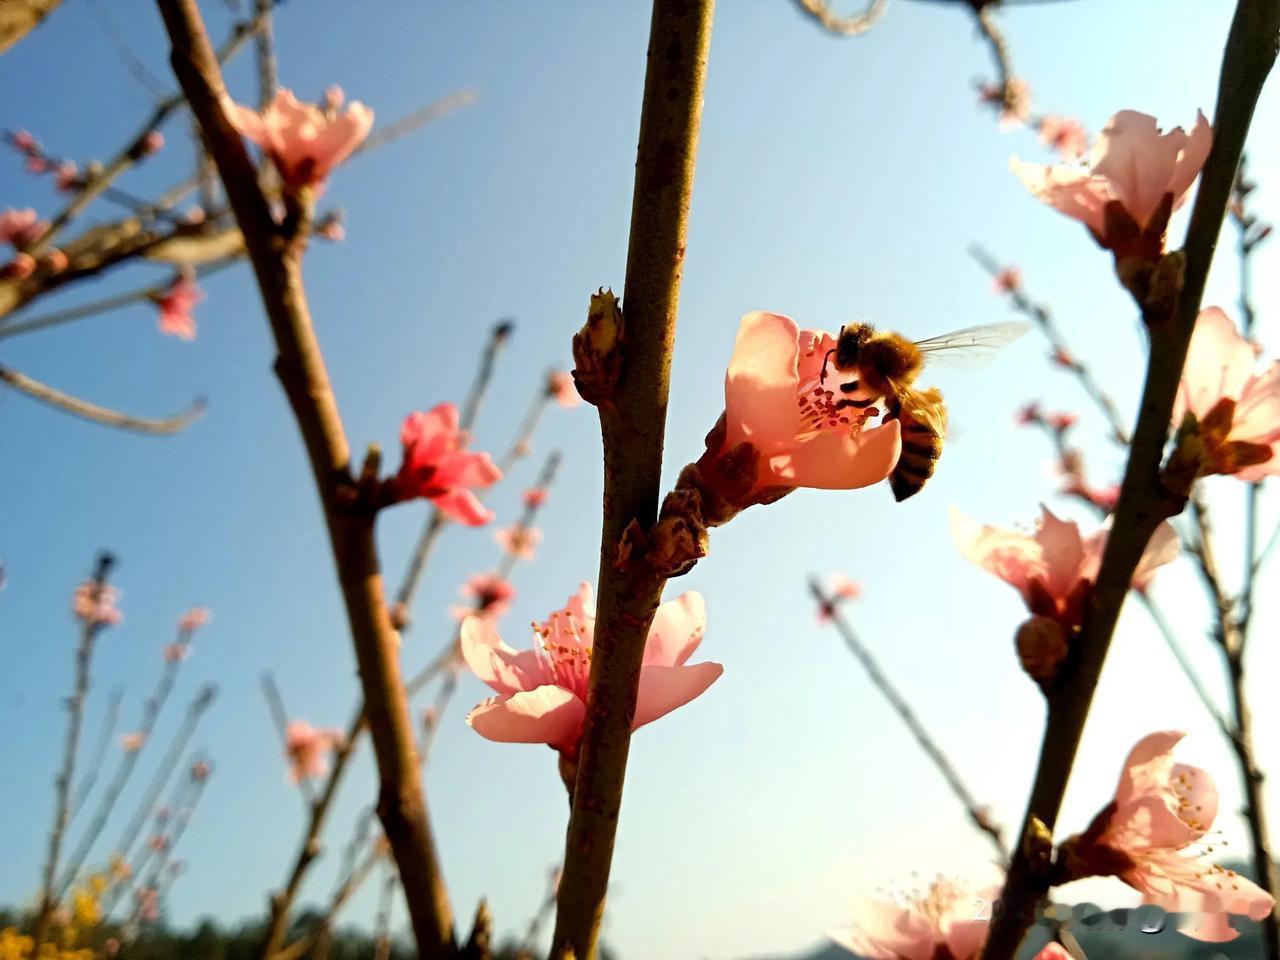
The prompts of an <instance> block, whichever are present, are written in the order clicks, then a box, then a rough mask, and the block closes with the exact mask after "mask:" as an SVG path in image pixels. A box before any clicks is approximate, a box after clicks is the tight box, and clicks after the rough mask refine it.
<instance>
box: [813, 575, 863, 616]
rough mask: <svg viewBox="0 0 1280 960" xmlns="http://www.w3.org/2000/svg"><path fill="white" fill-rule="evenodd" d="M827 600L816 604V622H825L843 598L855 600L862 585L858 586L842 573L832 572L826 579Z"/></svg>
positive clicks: (860, 591) (860, 594)
mask: <svg viewBox="0 0 1280 960" xmlns="http://www.w3.org/2000/svg"><path fill="white" fill-rule="evenodd" d="M826 593H827V598H828V602H826V603H819V604H818V622H819V623H826V622H827V621H828V620H830V619H831V617H832V616H833V615H834V614H835V612H836V607H838V606H839V605H840V604H841V603H842V602H843V601H845V600H857V599H858V597H860V596H862V587H860V586H858V584H857V583H855V582H854V581H853V580H850V579H849V578H848V577H847V576H845V575H844V574H843V573H835V574H832V575H831V577H829V578H828V580H827V591H826Z"/></svg>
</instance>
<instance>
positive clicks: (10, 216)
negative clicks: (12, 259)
mask: <svg viewBox="0 0 1280 960" xmlns="http://www.w3.org/2000/svg"><path fill="white" fill-rule="evenodd" d="M48 226H49V225H48V224H47V223H45V222H44V221H43V220H40V219H39V218H37V217H36V212H35V211H34V210H32V209H31V208H30V207H28V208H27V209H25V210H14V209H9V210H6V211H4V212H3V213H0V243H8V244H11V245H13V246H14V247H17V248H21V247H25V246H29V245H30V244H32V243H34V242H35V241H36V240H38V239H40V237H41V236H42V235H43V234H44V232H45V230H46V229H48Z"/></svg>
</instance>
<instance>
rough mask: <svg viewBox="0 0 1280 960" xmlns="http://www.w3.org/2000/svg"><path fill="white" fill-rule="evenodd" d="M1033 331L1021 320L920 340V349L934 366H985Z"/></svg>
mask: <svg viewBox="0 0 1280 960" xmlns="http://www.w3.org/2000/svg"><path fill="white" fill-rule="evenodd" d="M1030 329H1031V324H1029V323H1025V322H1023V321H1021V320H1010V321H1008V322H1007V323H988V324H984V325H982V326H977V327H965V328H964V329H963V330H953V331H952V332H951V333H944V334H943V335H942V336H940V337H930V338H929V339H928V340H917V341H916V347H917V348H918V349H919V351H920V352H921V353H922V354H924V356H925V358H926V360H927V361H928V362H930V363H935V362H943V363H947V364H953V365H956V366H974V365H977V366H981V365H982V364H984V363H987V362H989V361H990V360H991V359H992V358H994V357H995V355H996V353H997V352H998V351H999V350H1000V348H1001V347H1003V346H1004V345H1005V344H1007V343H1011V342H1013V341H1014V340H1017V339H1018V338H1019V337H1020V336H1022V335H1023V334H1024V333H1026V332H1027V331H1028V330H1030Z"/></svg>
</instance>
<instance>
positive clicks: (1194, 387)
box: [1173, 307, 1280, 483]
mask: <svg viewBox="0 0 1280 960" xmlns="http://www.w3.org/2000/svg"><path fill="white" fill-rule="evenodd" d="M1256 370H1257V362H1256V354H1255V353H1254V349H1253V345H1252V344H1251V343H1250V341H1248V340H1246V339H1245V338H1244V337H1243V336H1241V334H1240V331H1239V330H1237V329H1236V325H1235V324H1234V323H1233V322H1232V321H1231V320H1230V318H1228V317H1227V315H1226V314H1225V313H1224V312H1223V311H1222V310H1221V309H1220V308H1218V307H1209V308H1207V309H1205V310H1202V311H1200V316H1199V317H1198V318H1197V319H1196V327H1195V330H1194V331H1193V332H1192V334H1191V345H1190V347H1189V349H1188V351H1187V362H1186V365H1185V366H1184V367H1183V370H1182V381H1181V382H1180V383H1179V385H1178V395H1177V398H1176V399H1175V400H1174V405H1173V423H1174V426H1175V427H1176V426H1177V425H1178V424H1179V423H1181V422H1182V418H1183V417H1184V416H1185V415H1186V414H1187V413H1188V412H1190V413H1194V414H1195V415H1196V418H1197V419H1198V420H1199V421H1200V437H1201V439H1202V440H1203V441H1204V445H1205V460H1206V462H1205V468H1204V469H1205V472H1206V473H1222V474H1230V475H1232V476H1235V477H1236V478H1238V479H1240V480H1244V481H1246V482H1248V483H1256V482H1258V481H1260V480H1262V479H1263V478H1264V477H1268V476H1275V475H1277V474H1280V360H1272V361H1271V362H1270V363H1269V364H1268V365H1267V366H1266V367H1265V368H1264V369H1263V370H1262V372H1261V373H1257V372H1255V371H1256Z"/></svg>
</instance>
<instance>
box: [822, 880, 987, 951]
mask: <svg viewBox="0 0 1280 960" xmlns="http://www.w3.org/2000/svg"><path fill="white" fill-rule="evenodd" d="M997 896H999V891H998V890H989V891H983V892H981V893H978V894H974V893H972V892H970V891H969V890H968V889H966V888H964V887H962V886H960V885H958V884H955V883H953V882H951V881H949V880H945V879H939V880H937V881H936V882H934V883H933V884H932V885H931V886H930V887H929V889H928V891H927V892H925V893H924V894H923V895H917V896H912V897H907V898H904V900H905V902H903V903H892V902H889V901H884V900H869V899H861V900H858V901H856V902H855V903H854V907H853V926H852V927H849V928H847V929H840V930H831V931H828V933H827V936H829V937H830V938H831V939H832V940H834V941H835V942H836V943H838V944H839V945H840V946H842V947H844V948H845V949H846V950H848V951H849V952H851V953H855V954H857V955H858V956H860V957H864V958H865V960H977V958H978V956H979V955H980V954H981V953H982V945H983V943H984V942H985V941H986V939H987V931H988V929H989V928H990V925H991V923H990V917H989V916H988V917H987V918H985V919H975V917H976V916H977V914H978V913H979V912H980V911H981V909H982V907H983V906H984V905H986V904H990V903H992V902H993V901H994V899H995V898H996V897H997Z"/></svg>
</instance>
